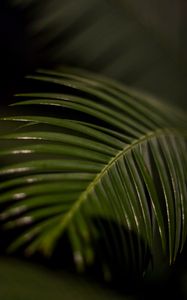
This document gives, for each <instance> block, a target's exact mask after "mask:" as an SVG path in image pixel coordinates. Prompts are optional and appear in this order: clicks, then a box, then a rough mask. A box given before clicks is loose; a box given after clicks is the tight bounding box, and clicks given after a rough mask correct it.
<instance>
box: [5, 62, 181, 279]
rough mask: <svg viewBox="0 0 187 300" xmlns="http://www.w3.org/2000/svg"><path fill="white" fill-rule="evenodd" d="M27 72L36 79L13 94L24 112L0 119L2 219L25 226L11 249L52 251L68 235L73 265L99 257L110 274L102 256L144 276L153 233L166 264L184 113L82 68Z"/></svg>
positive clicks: (173, 229)
mask: <svg viewBox="0 0 187 300" xmlns="http://www.w3.org/2000/svg"><path fill="white" fill-rule="evenodd" d="M29 78H30V79H32V80H34V81H36V83H37V84H38V83H41V86H40V85H39V88H38V87H37V88H36V92H34V89H32V92H31V93H23V94H19V95H17V101H16V102H15V103H13V106H14V107H15V106H16V107H18V106H19V108H20V111H22V114H21V113H20V114H16V113H14V115H11V116H7V117H4V118H1V126H2V128H3V129H4V128H7V132H6V133H4V134H1V136H0V140H1V149H0V161H1V167H0V177H1V183H0V191H1V194H0V203H1V207H2V209H1V215H0V218H1V221H2V223H3V227H4V228H5V229H7V230H10V229H11V228H15V227H16V226H18V227H20V226H21V228H22V229H23V230H22V232H21V233H20V234H19V235H18V237H17V238H16V240H15V241H13V242H12V243H11V245H10V248H9V249H10V250H12V251H13V250H15V249H17V248H18V247H21V246H24V248H25V249H26V253H27V254H32V253H33V252H35V251H42V252H43V253H45V254H47V255H51V254H52V252H53V249H54V248H55V246H56V244H57V242H58V240H59V239H60V237H61V236H62V235H63V234H64V233H66V234H67V235H68V239H69V241H70V243H71V247H72V251H73V256H74V260H75V263H76V265H77V268H78V270H83V269H84V268H85V266H87V265H92V264H94V263H95V261H96V260H97V259H99V262H100V265H101V269H102V272H103V274H104V277H105V278H106V279H109V278H110V277H111V276H112V271H113V267H112V265H111V264H110V263H108V260H107V259H105V256H107V255H108V254H107V253H109V254H110V255H109V256H110V257H115V259H116V261H117V262H118V264H119V265H121V268H123V267H124V268H125V267H126V268H127V269H128V270H130V269H131V268H132V267H133V268H135V269H138V273H140V274H142V273H143V272H144V271H145V269H146V266H147V265H146V259H147V255H148V253H149V251H150V253H151V254H152V255H153V256H154V247H155V239H157V238H158V233H159V238H160V241H161V244H162V247H159V248H158V249H157V250H158V251H160V252H161V251H162V250H163V252H164V253H165V255H166V257H167V259H168V262H169V263H172V262H174V261H175V259H176V256H177V254H178V253H179V252H180V251H182V248H183V245H184V243H185V240H186V233H187V202H186V201H187V191H186V174H187V173H186V170H187V169H186V167H187V159H186V121H185V116H183V114H182V113H179V112H177V111H176V110H175V109H172V108H171V107H169V106H165V105H163V104H162V103H159V102H157V101H155V100H152V99H147V97H145V96H142V95H141V94H139V93H137V92H134V91H132V90H130V89H128V88H126V87H125V86H123V85H121V84H118V83H116V82H114V81H112V80H107V79H104V78H101V77H99V76H97V75H92V74H90V73H87V72H83V71H80V70H74V69H67V68H66V69H62V70H61V71H46V70H43V71H38V72H37V73H36V74H35V75H33V76H30V77H29ZM44 88H46V90H49V88H50V91H48V92H47V93H46V92H45V93H44V92H43V90H44ZM16 107H15V108H16ZM28 107H29V110H28ZM13 111H14V110H13ZM28 111H29V113H28ZM106 228H107V229H106ZM118 237H119V238H118ZM100 243H102V245H104V247H99V245H100ZM62 259H63V257H62Z"/></svg>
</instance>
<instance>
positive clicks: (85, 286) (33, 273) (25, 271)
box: [0, 257, 136, 300]
mask: <svg viewBox="0 0 187 300" xmlns="http://www.w3.org/2000/svg"><path fill="white" fill-rule="evenodd" d="M0 279H1V283H0V297H1V298H2V299H4V300H25V299H28V300H33V299H36V300H38V299H46V300H51V299H52V298H55V299H56V300H60V299H65V300H73V299H75V298H76V299H81V300H82V299H83V300H84V299H87V298H88V295H89V297H90V299H91V300H96V299H97V300H100V299H101V300H103V299H107V300H108V299H109V300H118V299H119V300H122V299H126V300H135V299H136V298H134V297H130V296H124V295H120V294H118V293H117V292H114V291H113V290H112V289H107V288H103V287H101V286H99V285H97V284H96V283H94V282H90V281H88V280H85V278H84V279H83V278H79V277H78V276H75V275H72V274H69V273H67V272H61V273H57V272H56V273H55V272H54V271H51V270H46V269H45V268H44V267H43V268H41V267H39V266H36V265H34V264H29V263H28V262H27V263H26V262H23V261H20V260H15V259H13V258H12V259H10V258H9V259H8V258H5V257H2V258H1V259H0Z"/></svg>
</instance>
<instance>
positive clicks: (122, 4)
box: [9, 0, 187, 106]
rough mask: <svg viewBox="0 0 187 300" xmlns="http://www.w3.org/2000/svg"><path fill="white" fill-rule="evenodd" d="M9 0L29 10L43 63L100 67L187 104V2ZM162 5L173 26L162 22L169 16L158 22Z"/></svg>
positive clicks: (33, 41)
mask: <svg viewBox="0 0 187 300" xmlns="http://www.w3.org/2000/svg"><path fill="white" fill-rule="evenodd" d="M9 2H10V4H12V5H16V7H18V8H20V10H23V14H24V16H27V18H26V27H27V35H28V36H29V37H30V40H31V48H32V49H33V53H35V55H36V56H37V60H38V62H39V64H40V65H46V64H48V65H49V64H50V63H53V64H54V63H57V64H60V63H63V64H68V65H72V66H78V67H81V68H86V69H88V70H92V71H97V72H99V73H102V74H105V75H107V76H111V77H112V78H116V79H120V80H121V81H123V82H124V83H126V84H129V85H132V86H135V87H138V88H141V89H144V90H147V91H150V92H152V93H154V94H157V95H159V96H161V97H163V99H165V100H168V101H173V102H177V103H180V104H181V105H183V106H185V105H186V95H187V89H186V67H185V66H186V61H185V55H184V53H185V49H183V48H184V47H179V45H180V44H181V43H182V41H180V40H179V39H180V38H181V39H183V37H182V36H183V35H182V33H181V34H180V33H179V32H180V28H181V27H182V25H180V24H178V23H177V21H178V19H179V16H178V15H177V13H176V12H177V11H180V10H182V6H181V7H180V5H182V4H181V3H179V2H178V1H176V3H175V1H174V3H172V4H171V3H169V4H168V9H167V5H166V7H165V3H162V4H158V1H152V2H151V4H150V5H147V4H146V2H147V1H142V2H141V4H140V3H138V2H137V1H128V0H118V1H112V0H110V1H107V0H102V1H100V0H89V1H88V0H77V1H74V0H68V1H67V0H63V1H59V0H55V1H53V2H51V1H42V0H40V1H34V0H32V1H17V0H10V1H9ZM149 2H150V1H149ZM159 5H160V6H161V7H163V11H164V10H165V11H166V15H167V28H168V30H166V26H163V24H162V23H163V22H164V24H166V18H163V19H161V22H160V23H159V22H157V23H156V24H154V19H156V16H154V14H156V8H158V6H159ZM151 7H152V8H151ZM154 8H155V9H154ZM153 9H154V10H153ZM145 12H146V13H145ZM149 16H152V19H153V20H152V19H151V17H150V18H149ZM181 22H182V20H181ZM164 32H165V33H164ZM171 32H172V37H173V40H172V41H171V38H170V39H169V38H168V36H170V37H171ZM174 32H175V34H174ZM176 32H178V37H177V34H176ZM33 45H34V47H33ZM181 48H182V49H181ZM33 53H31V54H29V58H28V60H29V61H31V58H30V56H32V60H33ZM38 62H37V65H38ZM31 63H32V64H33V61H32V62H31Z"/></svg>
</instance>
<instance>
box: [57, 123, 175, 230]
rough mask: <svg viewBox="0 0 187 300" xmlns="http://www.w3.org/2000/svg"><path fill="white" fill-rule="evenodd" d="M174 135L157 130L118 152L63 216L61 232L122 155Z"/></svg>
mask: <svg viewBox="0 0 187 300" xmlns="http://www.w3.org/2000/svg"><path fill="white" fill-rule="evenodd" d="M174 133H176V131H175V130H172V129H171V128H163V129H157V130H154V131H150V132H148V133H147V134H145V135H143V136H141V137H140V138H138V139H136V140H135V141H134V142H132V143H131V144H129V145H128V146H126V147H124V148H123V149H122V150H120V151H119V152H118V153H117V154H116V155H115V156H114V157H113V158H112V159H111V160H110V161H109V162H108V164H107V165H105V167H104V168H103V169H102V170H101V172H100V173H98V174H97V175H96V176H95V178H94V180H93V181H92V182H91V183H90V184H89V185H88V187H87V188H86V190H85V191H84V192H82V193H81V195H80V196H79V198H78V199H77V201H76V202H75V203H74V204H73V206H72V208H71V210H70V211H69V212H67V214H66V215H65V216H63V220H62V222H61V230H62V231H63V230H64V229H65V227H66V225H67V223H68V222H69V221H70V220H71V219H72V218H73V216H74V215H75V213H76V211H77V210H78V209H79V208H80V206H81V205H82V204H83V203H84V202H85V201H86V199H87V196H88V194H89V193H90V192H91V191H92V190H93V188H94V186H96V185H97V183H98V182H99V180H100V179H101V178H102V177H103V176H104V174H105V173H106V172H107V171H108V170H109V169H110V168H111V167H112V166H113V165H114V164H115V163H116V161H117V160H118V159H119V158H120V157H121V156H123V155H125V154H126V153H127V152H129V151H131V150H133V148H135V147H136V146H137V145H140V144H142V143H143V142H145V141H148V140H150V139H151V138H153V137H159V136H162V135H170V134H174Z"/></svg>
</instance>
